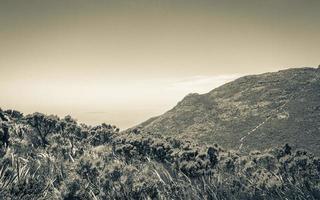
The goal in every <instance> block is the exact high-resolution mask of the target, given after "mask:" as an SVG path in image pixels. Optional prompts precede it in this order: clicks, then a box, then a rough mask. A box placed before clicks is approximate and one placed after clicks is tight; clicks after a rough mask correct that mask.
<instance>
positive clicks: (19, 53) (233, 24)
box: [0, 0, 320, 129]
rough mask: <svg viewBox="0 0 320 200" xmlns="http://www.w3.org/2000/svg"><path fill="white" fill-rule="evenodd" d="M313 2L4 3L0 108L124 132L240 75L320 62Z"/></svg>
mask: <svg viewBox="0 0 320 200" xmlns="http://www.w3.org/2000/svg"><path fill="white" fill-rule="evenodd" d="M319 10H320V1H319V0H303V1H301V0H266V1H264V0H234V1H231V0H224V1H214V0H211V1H209V0H170V1H169V0H146V1H143V0H139V1H138V0H114V1H107V0H105V1H102V0H90V1H88V0H86V1H85V0H61V1H55V0H51V1H49V0H37V1H36V0H28V1H18V0H0V76H1V79H0V94H1V97H0V107H2V108H3V109H8V108H14V109H18V110H21V111H23V112H25V113H31V112H34V111H40V112H44V113H55V114H58V115H59V116H63V115H66V114H72V115H73V116H74V117H75V118H77V119H78V120H79V121H80V122H87V123H90V124H98V123H102V122H107V123H112V124H116V125H118V126H119V127H120V128H122V129H123V128H128V127H130V126H132V125H135V124H137V123H139V122H141V121H144V120H146V119H148V118H149V117H151V116H154V115H159V114H161V113H163V112H164V111H166V110H168V109H170V108H171V107H173V106H174V105H175V104H176V103H177V101H179V100H181V98H182V97H183V96H185V95H186V94H188V93H190V92H198V93H205V92H208V91H210V90H211V89H213V88H215V87H217V86H219V85H221V84H223V83H225V82H227V81H230V80H233V79H235V78H236V77H239V76H241V75H244V74H255V73H262V72H267V71H277V70H280V69H285V68H290V67H303V66H317V65H319V64H320V61H319V58H320V37H319V35H320V20H319V19H320V12H319Z"/></svg>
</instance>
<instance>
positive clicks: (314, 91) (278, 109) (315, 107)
mask: <svg viewBox="0 0 320 200" xmlns="http://www.w3.org/2000/svg"><path fill="white" fill-rule="evenodd" d="M134 128H138V129H140V131H141V133H142V134H145V135H150V134H152V135H162V136H171V137H175V138H181V139H189V140H194V141H197V142H199V143H204V144H208V145H210V144H213V143H218V144H220V145H221V146H222V147H224V148H226V149H234V150H240V151H242V152H249V151H251V150H256V149H259V150H264V149H267V148H270V147H278V146H281V145H282V144H283V143H289V144H290V145H291V146H292V147H293V148H294V149H299V148H303V149H307V150H309V151H311V152H313V153H315V154H316V155H320V68H318V69H315V68H298V69H288V70H283V71H279V72H273V73H265V74H260V75H250V76H245V77H242V78H239V79H237V80H235V81H232V82H230V83H227V84H225V85H223V86H221V87H218V88H216V89H214V90H212V91H210V92H209V93H206V94H202V95H199V94H189V95H188V96H186V97H185V98H184V99H183V100H182V101H180V102H179V103H178V104H177V105H176V106H175V107H174V108H173V109H171V110H169V111H168V112H166V113H165V114H163V115H161V116H158V117H154V118H152V119H150V120H148V121H146V122H144V123H142V124H140V125H138V126H136V127H134ZM131 130H132V129H130V130H129V131H131Z"/></svg>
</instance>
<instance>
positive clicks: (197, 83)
mask: <svg viewBox="0 0 320 200" xmlns="http://www.w3.org/2000/svg"><path fill="white" fill-rule="evenodd" d="M240 76H242V75H240V74H230V75H218V76H191V77H187V78H184V79H180V80H177V81H175V82H173V83H172V84H171V85H170V89H171V90H176V91H180V92H184V93H200V94H203V93H207V92H209V91H211V90H212V89H214V88H216V87H219V86H221V85H223V84H225V83H227V82H230V81H233V80H235V79H236V78H238V77H240Z"/></svg>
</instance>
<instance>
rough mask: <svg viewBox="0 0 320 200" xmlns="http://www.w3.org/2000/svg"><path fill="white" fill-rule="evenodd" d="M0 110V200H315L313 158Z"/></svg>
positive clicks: (319, 182)
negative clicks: (227, 147) (5, 136)
mask: <svg viewBox="0 0 320 200" xmlns="http://www.w3.org/2000/svg"><path fill="white" fill-rule="evenodd" d="M12 113H13V112H11V111H10V112H9V111H8V112H6V111H2V110H0V115H1V116H2V118H3V119H7V120H6V121H4V120H3V119H2V118H1V120H0V122H1V127H0V132H1V133H2V134H3V132H4V130H8V133H9V134H10V137H9V138H8V145H3V142H4V141H3V137H0V139H1V142H0V144H1V148H0V199H65V200H72V199H93V200H96V199H319V198H320V178H319V175H320V159H319V158H317V157H314V156H313V155H312V154H310V153H308V152H306V151H303V150H298V151H293V150H292V149H291V147H290V146H289V145H284V146H283V147H280V148H273V149H270V150H266V151H262V152H260V151H252V152H251V153H245V154H241V153H239V152H237V151H227V150H224V149H222V148H221V147H220V146H219V145H199V144H196V143H194V142H191V141H186V140H181V139H176V138H170V137H164V136H160V135H152V137H151V136H147V135H144V134H141V132H140V131H139V130H134V131H132V132H129V133H123V132H119V129H117V128H116V127H115V126H111V125H107V124H101V125H98V126H87V125H84V124H80V125H79V124H78V123H77V122H76V120H74V119H72V118H71V117H70V116H67V117H65V118H62V119H60V118H59V117H57V116H53V115H50V116H48V115H44V114H41V113H35V114H32V115H27V116H23V115H22V114H17V113H16V114H12Z"/></svg>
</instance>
